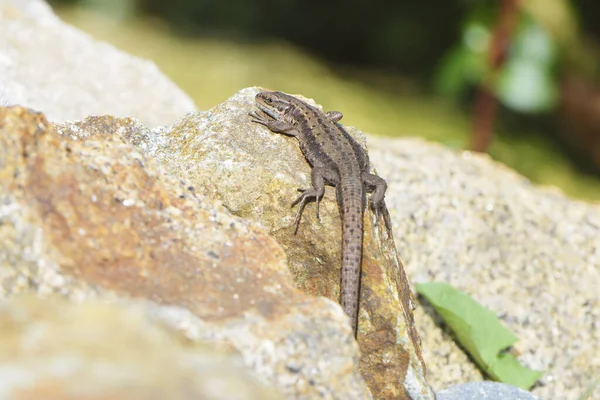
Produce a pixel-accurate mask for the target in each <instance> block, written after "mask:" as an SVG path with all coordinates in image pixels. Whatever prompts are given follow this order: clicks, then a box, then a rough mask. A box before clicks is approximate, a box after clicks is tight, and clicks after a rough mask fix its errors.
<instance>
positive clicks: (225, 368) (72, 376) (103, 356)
mask: <svg viewBox="0 0 600 400" xmlns="http://www.w3.org/2000/svg"><path fill="white" fill-rule="evenodd" d="M153 308H155V306H152V305H151V304H145V303H143V302H140V303H139V304H135V303H125V302H121V303H120V304H106V303H104V304H103V303H100V302H93V301H88V302H84V303H81V304H75V303H72V302H67V301H65V300H64V299H62V300H60V299H56V298H54V299H44V300H41V299H39V298H35V297H25V298H17V299H11V300H6V299H4V300H1V301H0V326H2V329H1V330H0V387H1V388H2V389H0V393H1V397H2V399H3V400H25V399H55V400H75V399H77V400H96V399H182V400H193V399H204V400H249V399H253V400H263V399H264V400H276V399H283V398H284V397H283V396H282V395H281V394H277V393H276V392H275V391H274V390H272V389H268V388H267V387H264V386H263V385H261V384H259V383H258V382H257V381H256V379H254V378H252V377H251V376H250V374H249V373H248V371H247V369H246V368H244V367H243V362H242V360H241V359H240V358H239V357H236V356H234V355H231V354H227V353H224V352H223V351H217V350H215V349H214V348H212V347H209V346H207V345H203V344H200V343H194V342H191V341H189V340H187V339H186V338H185V337H184V336H183V335H174V334H173V332H170V331H168V330H165V329H164V328H163V327H162V326H161V323H160V320H157V319H155V318H154V317H153V315H152V313H151V312H150V310H152V309H153Z"/></svg>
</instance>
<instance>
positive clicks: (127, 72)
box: [0, 0, 195, 126]
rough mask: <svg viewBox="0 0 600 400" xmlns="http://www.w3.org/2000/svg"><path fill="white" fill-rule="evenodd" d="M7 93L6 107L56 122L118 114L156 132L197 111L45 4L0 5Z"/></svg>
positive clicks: (11, 0) (137, 62)
mask: <svg viewBox="0 0 600 400" xmlns="http://www.w3.org/2000/svg"><path fill="white" fill-rule="evenodd" d="M2 87H4V95H5V97H6V98H5V99H4V101H5V103H6V104H20V105H23V106H27V107H30V108H33V109H35V110H37V111H42V112H44V114H45V115H46V116H47V117H48V119H50V120H52V121H64V120H73V119H83V118H84V117H87V116H88V115H99V114H112V115H116V116H121V117H135V118H138V119H139V120H141V121H142V122H144V123H145V124H147V125H149V126H156V125H161V124H169V123H171V122H172V121H173V120H174V119H175V118H178V117H180V116H181V115H183V114H184V113H186V112H188V111H192V110H194V109H195V106H194V104H193V102H192V100H191V99H190V98H189V97H188V96H187V95H186V94H185V93H183V91H181V90H180V89H179V88H178V87H177V86H176V85H175V84H173V83H172V82H171V81H170V80H169V79H167V78H166V77H165V76H164V75H163V74H162V73H161V72H160V71H159V70H158V68H157V67H156V66H155V65H154V63H152V62H150V61H146V60H141V59H139V58H137V57H133V56H130V55H128V54H125V53H123V52H121V51H119V50H117V49H115V48H114V47H112V46H110V45H108V44H105V43H100V42H97V41H95V40H94V39H92V38H91V37H90V36H88V35H87V34H85V33H83V32H81V31H79V30H77V29H74V28H72V27H71V26H69V25H67V24H65V23H64V22H62V21H61V20H60V19H59V18H58V17H56V16H55V15H54V14H53V13H52V10H51V9H50V7H49V6H48V4H46V2H45V1H42V0H28V1H19V0H0V88H2ZM1 94H2V90H1V89H0V105H2V95H1Z"/></svg>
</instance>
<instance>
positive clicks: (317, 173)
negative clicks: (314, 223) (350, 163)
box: [292, 167, 325, 234]
mask: <svg viewBox="0 0 600 400" xmlns="http://www.w3.org/2000/svg"><path fill="white" fill-rule="evenodd" d="M323 172H324V171H323V169H322V168H318V167H315V168H313V169H312V171H311V174H310V177H311V181H312V187H310V188H308V189H298V190H300V191H301V192H302V194H301V195H300V196H299V197H298V198H297V199H296V200H294V202H293V203H292V207H293V206H295V205H296V204H299V206H298V212H297V213H296V218H294V226H295V229H294V234H296V233H297V232H298V227H299V226H300V219H301V217H302V212H303V211H304V207H305V206H306V203H307V202H308V201H310V200H312V199H315V202H316V203H317V204H316V207H317V219H318V220H319V221H320V220H321V217H320V216H319V201H320V200H321V198H322V197H323V195H324V194H325V179H324V177H323Z"/></svg>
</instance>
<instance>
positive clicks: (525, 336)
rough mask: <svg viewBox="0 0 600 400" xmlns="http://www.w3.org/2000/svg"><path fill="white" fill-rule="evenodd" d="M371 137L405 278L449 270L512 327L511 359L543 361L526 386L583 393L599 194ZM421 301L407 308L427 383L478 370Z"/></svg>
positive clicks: (596, 310) (558, 393) (590, 356)
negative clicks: (589, 196)
mask: <svg viewBox="0 0 600 400" xmlns="http://www.w3.org/2000/svg"><path fill="white" fill-rule="evenodd" d="M369 145H370V154H371V159H372V161H373V163H374V164H375V166H376V167H377V170H378V172H379V173H380V174H381V176H383V177H384V178H386V179H387V180H388V184H389V189H388V193H389V194H388V196H387V197H386V199H387V203H388V207H389V208H390V209H391V210H392V219H393V221H394V222H395V223H394V233H395V235H396V243H397V244H398V250H399V253H400V255H401V257H402V260H403V261H404V262H405V265H406V268H407V273H408V275H409V277H410V278H411V283H413V284H414V283H419V282H429V281H443V282H447V283H449V284H451V285H453V286H455V287H457V288H459V289H461V290H463V291H465V292H467V293H469V294H470V295H471V296H473V297H474V298H475V299H476V300H477V301H479V302H481V303H482V304H483V305H485V306H486V307H489V308H490V309H491V310H493V311H495V312H496V313H497V314H498V315H499V317H500V318H501V319H502V321H503V322H504V323H505V324H506V325H507V326H508V327H509V328H510V329H511V330H512V331H513V332H515V334H516V335H517V337H518V338H519V342H518V343H516V345H515V346H514V348H513V352H514V353H515V354H516V355H517V357H518V358H519V360H520V361H521V362H522V363H524V364H525V365H526V366H528V367H530V368H533V369H536V370H542V371H545V374H544V376H543V377H542V379H541V380H540V382H539V383H538V385H537V386H536V387H534V388H533V389H532V392H533V393H534V394H535V395H537V396H539V397H541V398H543V399H559V398H560V399H575V398H577V397H578V396H579V395H581V393H583V391H584V390H585V388H586V387H587V385H589V384H590V383H591V382H592V381H593V380H594V379H595V378H597V376H598V371H600V352H598V349H599V348H600V291H599V290H598V288H599V287H600V206H598V205H594V204H588V203H584V202H580V201H574V200H572V199H569V198H567V197H566V196H564V195H563V194H561V193H559V192H558V191H557V190H548V189H544V188H538V187H535V186H534V185H532V184H531V183H530V182H529V181H527V180H526V179H525V178H523V177H522V176H519V175H518V174H516V173H515V172H513V171H512V170H509V169H508V168H506V167H504V166H502V165H500V164H498V163H494V162H492V161H491V160H490V159H489V158H488V157H487V156H480V155H475V154H471V153H469V152H463V153H457V152H455V151H452V150H449V149H447V148H444V147H443V146H439V145H435V144H431V143H426V142H424V141H422V140H418V139H402V140H389V139H387V140H386V139H380V138H369ZM425 310H426V309H425V308H424V307H419V308H418V309H417V311H416V317H415V318H416V321H417V324H418V327H419V333H420V334H421V336H422V337H423V342H424V344H423V351H424V357H425V362H426V363H427V366H428V370H429V374H428V379H429V381H430V382H431V383H432V385H433V386H434V387H435V388H437V389H441V388H444V387H448V386H449V385H452V384H456V383H460V382H465V381H470V380H475V379H481V377H480V374H479V372H478V371H477V370H476V368H474V367H473V366H472V365H471V364H470V362H469V361H468V359H467V358H466V356H465V355H464V354H462V351H461V350H460V349H459V348H458V347H457V346H456V345H455V344H454V343H453V342H452V339H451V338H450V337H449V336H448V335H447V334H445V333H443V332H442V331H440V330H439V329H437V328H436V327H435V324H434V321H433V319H432V318H430V317H428V316H427V315H426V314H425V313H424V311H425Z"/></svg>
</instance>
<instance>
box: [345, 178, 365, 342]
mask: <svg viewBox="0 0 600 400" xmlns="http://www.w3.org/2000/svg"><path fill="white" fill-rule="evenodd" d="M338 199H339V203H340V210H341V213H342V271H341V284H340V287H341V304H342V308H343V309H344V312H345V313H346V314H347V315H348V317H350V321H351V324H352V329H353V331H354V334H355V335H356V333H357V328H358V304H359V294H360V273H361V265H362V247H363V214H364V209H365V200H364V189H363V185H362V182H360V181H358V180H356V181H355V180H351V181H347V182H342V184H341V185H339V192H338Z"/></svg>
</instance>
